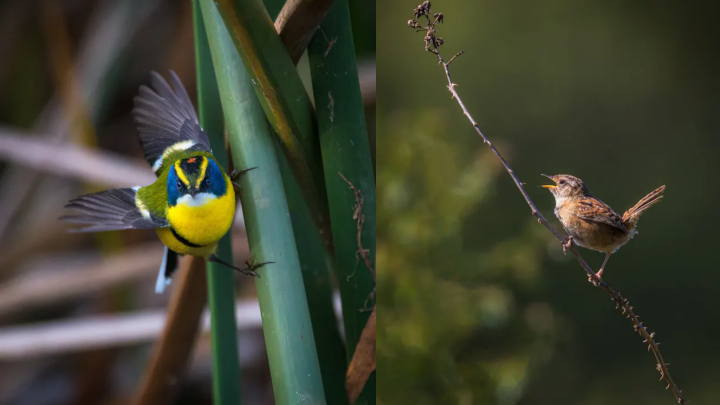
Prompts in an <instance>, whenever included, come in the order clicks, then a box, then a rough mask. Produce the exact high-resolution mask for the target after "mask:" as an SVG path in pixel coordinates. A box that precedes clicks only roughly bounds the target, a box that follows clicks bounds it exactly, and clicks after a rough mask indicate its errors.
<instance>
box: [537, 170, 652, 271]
mask: <svg viewBox="0 0 720 405" xmlns="http://www.w3.org/2000/svg"><path fill="white" fill-rule="evenodd" d="M543 176H545V177H547V178H549V179H550V180H552V181H554V182H555V184H554V185H545V186H542V187H545V188H547V189H548V190H550V192H551V193H552V195H553V197H555V216H557V217H558V219H559V220H560V222H561V223H562V225H563V228H565V231H566V232H567V233H568V235H570V236H568V238H567V239H566V240H565V243H564V244H563V250H565V249H566V248H569V247H570V244H571V243H572V242H575V244H577V245H579V246H582V247H584V248H588V249H592V250H597V251H599V252H604V253H605V261H603V264H602V267H600V271H598V272H597V273H596V274H595V276H597V277H598V278H602V274H603V271H604V270H605V265H606V264H607V262H608V259H609V258H610V255H611V254H613V253H615V252H616V251H617V250H618V249H620V247H621V246H622V245H624V244H626V243H627V242H628V241H629V240H630V239H632V237H633V236H635V234H636V233H637V222H638V220H639V219H640V215H642V213H643V212H645V210H647V209H648V208H650V207H652V206H653V205H655V204H657V203H658V202H659V201H660V200H662V198H663V192H664V191H665V186H660V187H659V188H657V189H656V190H655V191H653V192H651V193H650V194H648V195H646V196H645V197H643V198H642V199H641V200H640V201H639V202H638V203H637V204H635V206H634V207H632V208H630V209H629V210H627V211H625V214H623V216H622V217H621V216H620V215H618V214H617V213H616V212H615V211H613V209H612V208H610V207H609V206H608V205H607V204H605V203H604V202H602V201H600V200H598V199H597V198H595V197H593V195H592V194H590V190H588V188H587V186H586V185H585V183H583V181H582V180H580V179H579V178H577V177H575V176H570V175H569V174H557V175H555V176H548V175H546V174H543Z"/></svg>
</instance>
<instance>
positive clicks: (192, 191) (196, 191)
mask: <svg viewBox="0 0 720 405" xmlns="http://www.w3.org/2000/svg"><path fill="white" fill-rule="evenodd" d="M199 191H200V190H198V189H197V188H193V187H190V189H189V190H188V192H189V193H190V195H191V196H192V198H195V196H196V195H197V194H198V192H199Z"/></svg>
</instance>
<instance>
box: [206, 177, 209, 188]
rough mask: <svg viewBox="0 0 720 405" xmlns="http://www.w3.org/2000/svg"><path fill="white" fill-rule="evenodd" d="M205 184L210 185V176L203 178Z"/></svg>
mask: <svg viewBox="0 0 720 405" xmlns="http://www.w3.org/2000/svg"><path fill="white" fill-rule="evenodd" d="M205 184H207V185H208V186H209V185H210V177H206V178H205Z"/></svg>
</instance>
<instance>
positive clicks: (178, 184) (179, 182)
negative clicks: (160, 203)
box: [177, 180, 183, 190]
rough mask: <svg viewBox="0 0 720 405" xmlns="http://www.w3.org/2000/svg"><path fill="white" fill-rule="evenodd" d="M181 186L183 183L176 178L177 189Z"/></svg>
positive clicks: (180, 188)
mask: <svg viewBox="0 0 720 405" xmlns="http://www.w3.org/2000/svg"><path fill="white" fill-rule="evenodd" d="M182 186H183V185H182V182H181V181H180V180H178V182H177V188H178V190H182Z"/></svg>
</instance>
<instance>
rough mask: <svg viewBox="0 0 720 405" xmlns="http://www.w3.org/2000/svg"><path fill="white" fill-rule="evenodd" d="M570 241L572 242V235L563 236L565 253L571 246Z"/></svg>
mask: <svg viewBox="0 0 720 405" xmlns="http://www.w3.org/2000/svg"><path fill="white" fill-rule="evenodd" d="M572 243H573V237H572V235H570V236H568V237H567V238H565V241H563V243H562V247H563V253H565V252H566V251H567V250H568V249H570V247H571V246H572Z"/></svg>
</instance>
